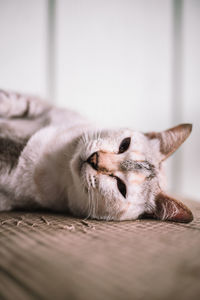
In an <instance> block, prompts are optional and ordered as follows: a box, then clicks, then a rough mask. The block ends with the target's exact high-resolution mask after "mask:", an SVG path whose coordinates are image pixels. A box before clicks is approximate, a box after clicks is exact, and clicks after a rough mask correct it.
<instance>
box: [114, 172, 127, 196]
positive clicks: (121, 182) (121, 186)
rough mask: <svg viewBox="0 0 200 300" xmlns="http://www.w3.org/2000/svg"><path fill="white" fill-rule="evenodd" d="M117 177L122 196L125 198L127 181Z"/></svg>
mask: <svg viewBox="0 0 200 300" xmlns="http://www.w3.org/2000/svg"><path fill="white" fill-rule="evenodd" d="M115 178H116V180H117V187H118V190H119V191H120V193H121V194H122V196H123V197H124V198H126V185H125V183H124V182H123V181H122V180H121V179H120V178H119V177H115Z"/></svg>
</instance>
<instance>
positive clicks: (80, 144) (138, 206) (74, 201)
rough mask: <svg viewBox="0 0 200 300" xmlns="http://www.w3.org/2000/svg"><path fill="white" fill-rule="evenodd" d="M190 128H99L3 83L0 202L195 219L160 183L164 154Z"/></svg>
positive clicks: (92, 213)
mask: <svg viewBox="0 0 200 300" xmlns="http://www.w3.org/2000/svg"><path fill="white" fill-rule="evenodd" d="M190 131H191V126H190V125H180V126H178V127H175V128H173V129H171V130H169V131H166V132H163V133H157V134H156V133H149V134H143V133H139V132H135V131H133V130H129V129H119V130H97V129H95V128H94V126H93V125H92V124H90V123H89V122H88V121H87V120H85V119H84V118H82V117H81V116H80V115H79V114H76V113H74V112H72V111H69V110H64V109H59V108H56V107H53V106H50V105H49V104H47V103H45V102H42V101H40V100H38V99H34V98H31V97H26V96H22V95H18V94H15V93H7V92H4V91H1V92H0V210H1V211H3V210H11V209H16V208H27V209H31V208H37V207H38V208H47V209H51V210H55V211H61V212H70V213H72V214H74V215H78V216H83V217H92V218H97V219H105V220H127V219H136V218H138V217H140V216H141V215H143V214H147V215H150V216H153V217H156V218H159V219H167V220H173V221H182V222H188V221H191V220H192V214H191V212H190V211H189V209H188V208H187V207H185V206H184V205H183V204H182V203H180V202H177V201H176V200H175V199H172V198H170V197H168V196H167V195H166V194H164V193H163V191H162V190H163V187H162V182H163V179H162V176H163V175H162V174H163V173H162V161H163V160H164V159H165V158H166V157H168V156H169V155H170V154H171V153H172V152H174V151H175V150H176V148H177V147H178V146H180V144H181V143H182V142H183V141H184V140H185V139H186V137H187V136H188V135H189V133H190Z"/></svg>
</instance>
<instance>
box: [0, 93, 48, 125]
mask: <svg viewBox="0 0 200 300" xmlns="http://www.w3.org/2000/svg"><path fill="white" fill-rule="evenodd" d="M50 109H51V105H49V104H48V103H46V102H45V101H42V100H41V99H39V98H37V97H34V96H28V95H24V94H18V93H15V92H8V91H4V90H0V117H1V118H9V119H16V118H20V119H23V118H25V119H33V118H37V117H40V116H41V115H43V114H45V113H46V112H48V111H49V110H50Z"/></svg>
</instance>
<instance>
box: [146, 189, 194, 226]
mask: <svg viewBox="0 0 200 300" xmlns="http://www.w3.org/2000/svg"><path fill="white" fill-rule="evenodd" d="M144 217H152V218H155V219H158V220H167V221H174V222H181V223H189V222H191V221H192V220H193V215H192V212H191V210H190V209H189V208H188V207H187V206H185V205H184V204H183V203H182V202H180V201H178V200H176V199H174V198H171V197H170V196H168V195H165V194H164V193H162V192H161V193H159V194H158V195H157V196H156V198H155V208H154V209H153V211H152V212H151V213H150V214H149V213H148V214H145V215H144Z"/></svg>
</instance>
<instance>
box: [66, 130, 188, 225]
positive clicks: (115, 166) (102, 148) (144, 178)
mask: <svg viewBox="0 0 200 300" xmlns="http://www.w3.org/2000/svg"><path fill="white" fill-rule="evenodd" d="M191 130H192V126H191V125H190V124H182V125H179V126H176V127H174V128H171V129H169V130H166V131H164V132H159V133H157V132H151V133H146V134H143V133H140V132H136V131H132V130H129V129H121V130H104V131H101V132H98V133H87V134H84V135H82V137H81V139H80V141H79V143H78V146H77V148H76V152H75V154H74V157H73V159H72V160H71V171H72V175H73V180H74V185H75V186H76V193H77V195H76V196H75V197H74V199H75V201H74V202H73V203H72V204H71V210H72V211H74V212H77V211H78V212H79V214H80V215H84V216H89V217H91V218H97V219H105V220H134V219H137V218H138V217H140V216H142V215H147V216H151V217H154V218H157V219H162V220H171V221H178V222H190V221H191V220H192V219H193V216H192V213H191V211H190V210H189V209H188V208H187V207H186V206H185V205H184V204H182V203H181V202H179V201H177V200H176V199H173V198H171V197H169V196H167V195H166V194H165V193H164V192H163V171H162V164H163V161H165V160H166V158H168V157H169V156H170V155H171V154H172V153H173V152H174V151H175V150H176V149H177V148H178V147H179V146H180V145H181V144H182V143H183V142H184V141H185V139H186V138H187V137H188V136H189V134H190V132H191Z"/></svg>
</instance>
